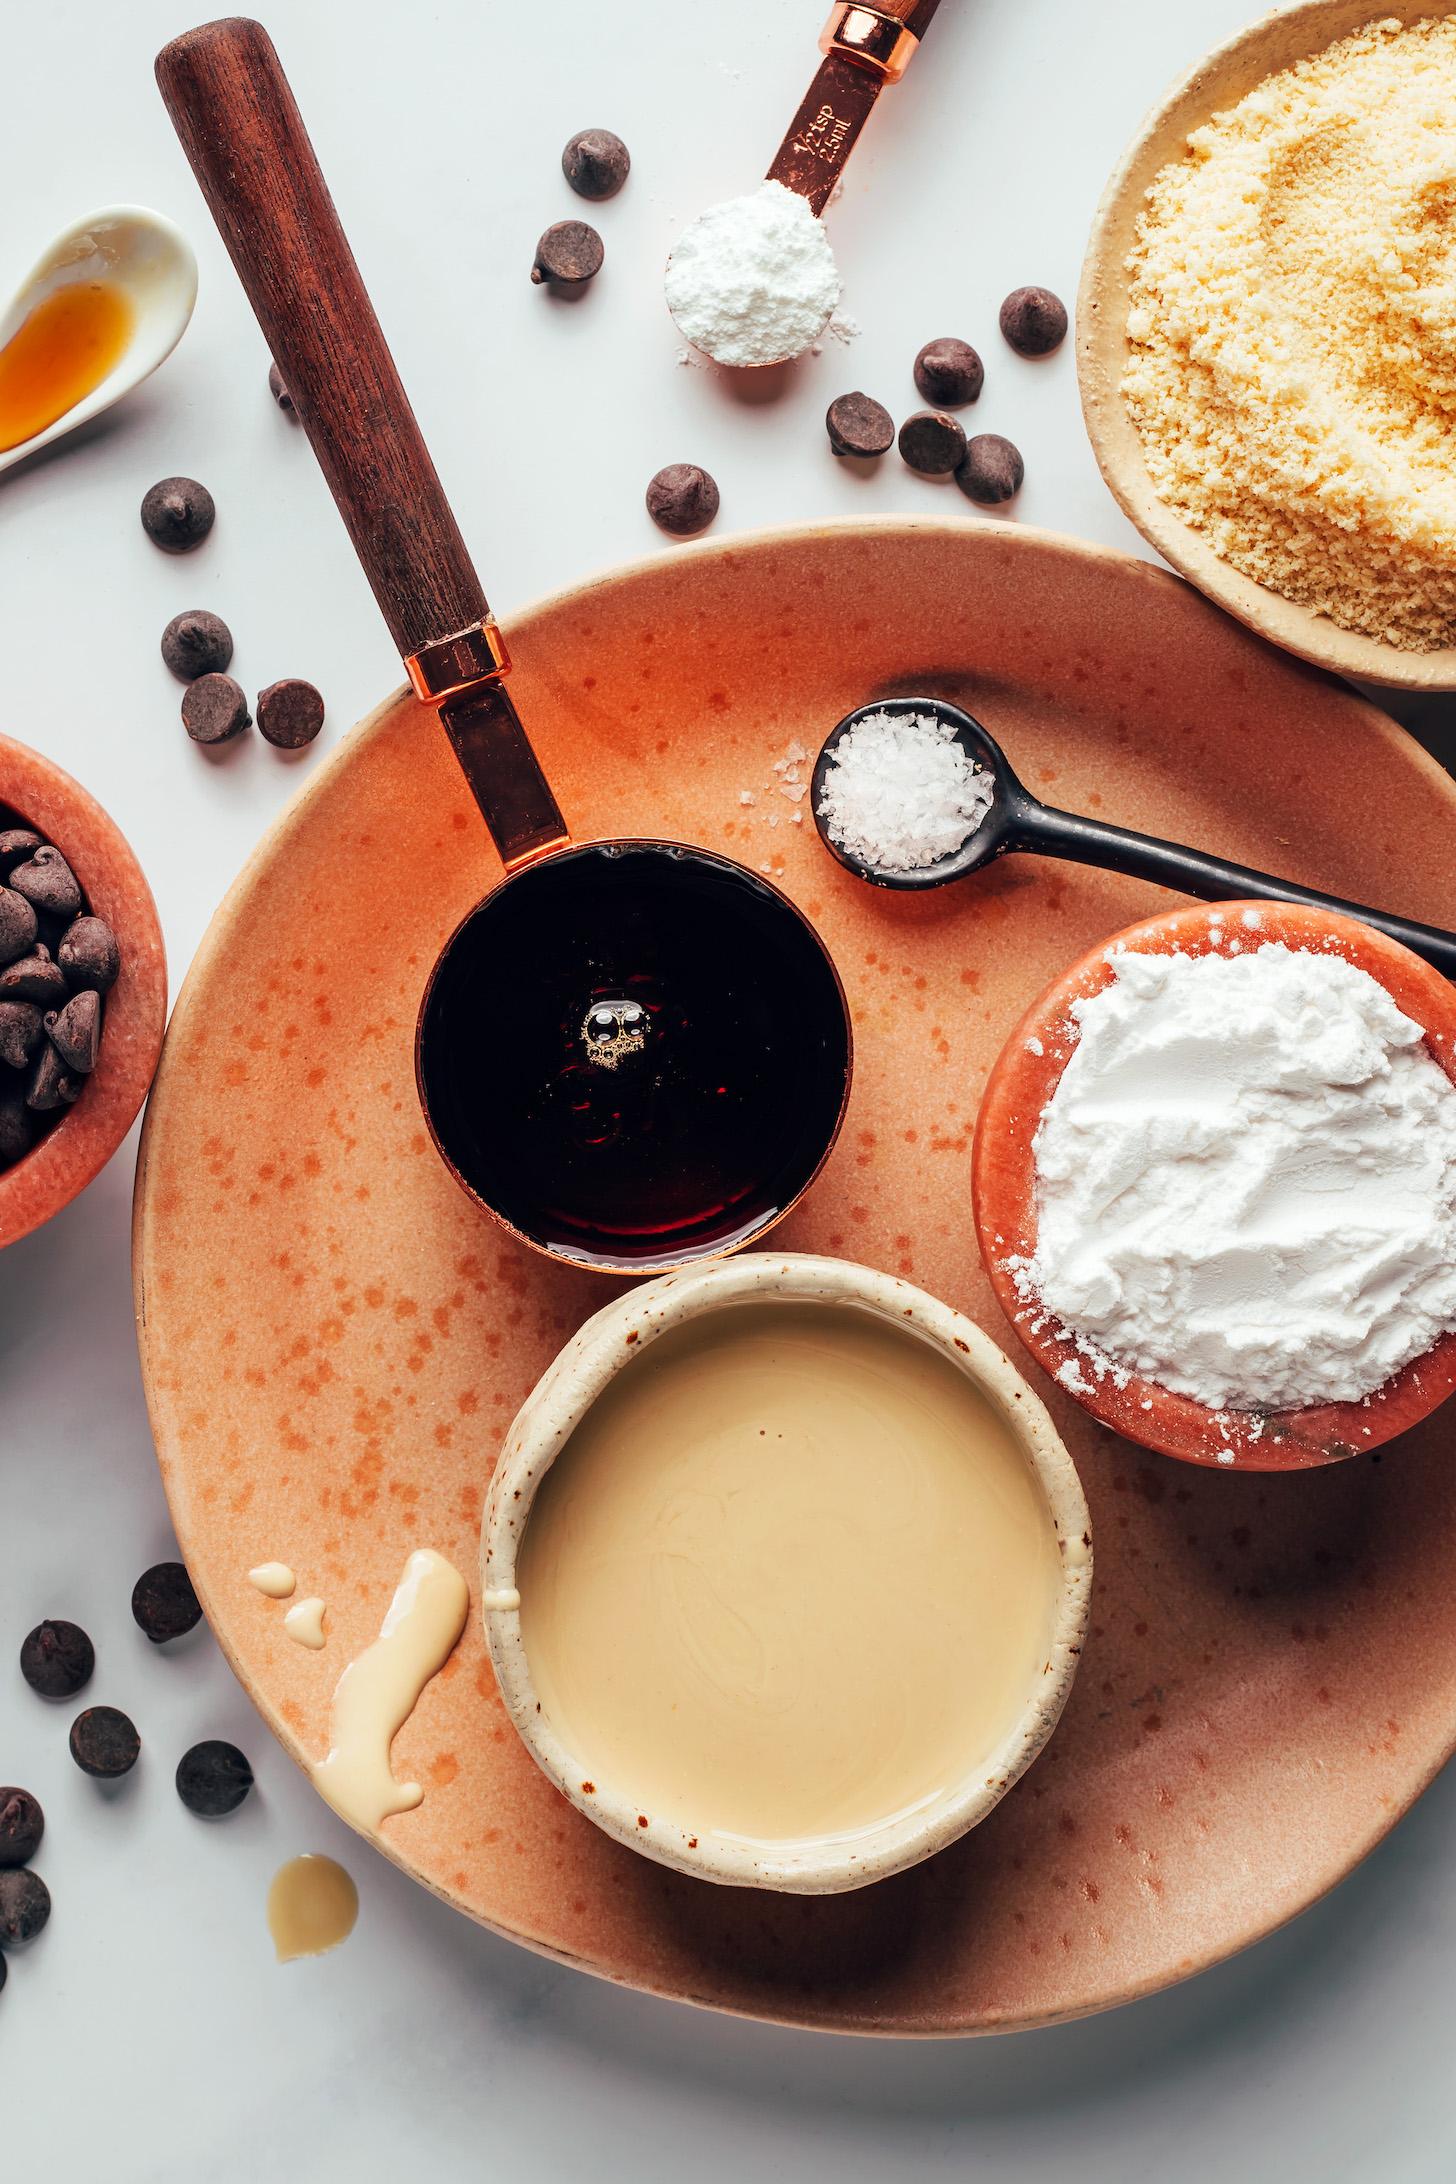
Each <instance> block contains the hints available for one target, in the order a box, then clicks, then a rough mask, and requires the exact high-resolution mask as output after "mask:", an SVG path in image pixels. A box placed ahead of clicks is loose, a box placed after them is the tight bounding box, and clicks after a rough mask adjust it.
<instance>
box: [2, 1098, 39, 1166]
mask: <svg viewBox="0 0 1456 2184" xmlns="http://www.w3.org/2000/svg"><path fill="white" fill-rule="evenodd" d="M34 1134H35V1125H34V1124H33V1123H32V1121H31V1119H30V1109H29V1108H28V1107H27V1106H26V1104H25V1095H24V1093H23V1092H18V1091H17V1092H11V1091H6V1090H3V1089H0V1168H13V1167H14V1166H15V1163H16V1161H17V1160H24V1158H25V1156H26V1154H27V1153H28V1152H29V1151H30V1146H31V1140H32V1138H33V1137H34Z"/></svg>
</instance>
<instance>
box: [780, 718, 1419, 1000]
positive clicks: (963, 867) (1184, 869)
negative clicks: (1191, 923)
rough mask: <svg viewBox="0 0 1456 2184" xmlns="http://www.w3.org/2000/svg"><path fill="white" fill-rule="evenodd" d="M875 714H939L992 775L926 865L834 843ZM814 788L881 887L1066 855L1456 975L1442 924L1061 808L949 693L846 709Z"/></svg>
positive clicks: (863, 871) (848, 858)
mask: <svg viewBox="0 0 1456 2184" xmlns="http://www.w3.org/2000/svg"><path fill="white" fill-rule="evenodd" d="M876 713H888V714H890V715H891V716H892V717H894V716H896V715H900V716H904V715H910V714H915V713H920V714H926V713H929V714H933V715H934V716H935V717H936V718H937V719H939V720H942V721H944V722H945V723H946V724H947V725H948V726H949V727H950V728H952V729H953V730H954V733H955V740H956V742H957V743H958V744H959V745H960V747H961V749H962V750H963V751H964V752H965V754H966V756H967V758H969V759H970V760H971V761H972V762H973V763H974V764H975V765H976V766H978V767H980V769H981V770H982V772H983V773H986V774H989V776H990V777H991V782H992V791H993V793H992V798H991V805H990V809H989V810H988V811H987V813H986V815H985V817H984V818H983V819H982V821H981V823H980V825H979V826H978V827H977V828H976V829H975V832H974V833H972V834H970V835H968V836H967V838H966V840H965V841H964V842H962V843H961V845H960V847H959V848H958V849H954V850H951V851H950V852H949V854H948V855H946V856H944V857H941V858H938V859H937V860H936V862H935V863H934V864H930V865H924V866H922V867H921V868H920V869H919V870H918V871H914V872H892V871H887V870H885V869H883V868H881V867H878V866H875V865H870V864H866V863H865V862H864V860H863V859H862V858H860V857H855V856H853V855H852V854H851V853H850V852H849V851H848V850H847V849H843V848H841V847H840V845H839V843H837V842H836V841H835V839H834V837H833V835H832V834H831V833H830V832H829V829H828V826H827V824H826V823H825V819H824V816H823V812H822V809H821V805H822V802H823V794H824V786H825V781H826V778H827V776H828V773H829V769H830V766H831V764H832V761H833V758H834V753H835V751H836V750H837V749H838V746H839V744H840V743H841V741H842V740H843V738H844V737H845V736H847V735H848V734H849V732H850V730H851V729H852V728H854V727H856V726H857V725H858V723H859V722H860V721H862V720H868V719H871V718H872V717H873V716H874V715H875V714H876ZM809 794H810V801H811V803H812V806H813V811H814V824H815V826H816V827H817V828H818V830H819V838H820V840H821V841H822V842H823V844H824V846H825V848H826V849H827V850H828V851H829V853H830V855H831V856H832V857H834V858H836V859H837V860H838V862H839V863H840V864H842V865H843V866H844V868H845V870H846V871H847V872H852V873H854V875H855V877H856V878H857V879H861V880H867V881H868V882H869V884H870V885H871V886H872V887H892V888H899V889H905V890H916V889H920V888H926V887H946V886H948V885H949V884H950V882H951V881H953V880H963V879H965V878H966V877H967V876H968V875H969V874H970V873H972V872H979V871H981V870H982V868H983V867H984V866H986V865H988V864H990V863H991V862H992V861H993V859H995V858H997V857H1006V856H1009V855H1011V854H1013V853H1014V852H1016V851H1027V852H1029V853H1030V854H1031V855H1032V856H1036V857H1060V858H1063V859H1066V860H1068V861H1070V862H1072V863H1075V864H1088V865H1098V866H1100V867H1101V868H1102V869H1103V870H1104V871H1108V872H1126V873H1128V874H1129V875H1130V876H1131V877H1132V878H1133V879H1137V880H1151V881H1153V882H1154V883H1155V884H1156V885H1157V886H1159V887H1172V888H1177V889H1178V890H1179V892H1180V893H1182V894H1184V895H1194V896H1197V897H1198V899H1199V900H1200V901H1202V902H1247V901H1250V900H1253V901H1261V902H1288V903H1302V904H1304V905H1305V906H1306V907H1307V908H1309V909H1314V910H1336V911H1339V912H1340V913H1341V915H1342V916H1344V917H1347V918H1358V919H1359V920H1360V922H1361V924H1362V925H1369V926H1372V927H1373V928H1374V929H1375V931H1376V932H1379V933H1384V934H1386V935H1387V937H1388V938H1389V939H1391V940H1398V941H1399V942H1400V943H1401V945H1402V946H1403V947H1406V948H1409V949H1410V950H1411V951H1412V953H1413V954H1415V955H1418V956H1421V957H1423V958H1424V959H1425V961H1426V962H1427V963H1431V964H1434V966H1435V968H1436V969H1437V970H1438V971H1443V972H1444V973H1445V975H1446V977H1447V978H1456V933H1446V932H1443V931H1442V930H1441V929H1440V927H1439V926H1434V925H1418V924H1416V923H1415V922H1414V921H1413V920H1411V919H1409V918H1397V917H1392V916H1391V915H1390V914H1389V913H1388V912H1386V911H1384V910H1371V909H1368V908H1367V907H1365V906H1364V905H1363V904H1361V903H1357V902H1345V901H1343V900H1342V899H1341V898H1340V897H1339V896H1338V895H1324V894H1321V893H1320V892H1319V890H1318V889H1317V888H1312V887H1301V886H1300V885H1299V884H1298V882H1297V881H1294V880H1281V879H1278V878H1276V877H1275V875H1274V874H1273V873H1269V872H1259V871H1256V870H1255V869H1254V867H1253V866H1251V865H1238V864H1229V863H1228V862H1227V861H1226V860H1225V859H1224V858H1222V857H1210V856H1208V855H1207V854H1206V853H1205V852H1204V851H1203V850H1201V849H1184V848H1182V847H1180V846H1179V844H1178V843H1176V842H1164V841H1160V840H1159V839H1158V838H1157V836H1156V835H1152V834H1136V833H1133V832H1132V831H1131V830H1130V829H1129V828H1127V827H1114V826H1108V825H1107V824H1106V823H1105V822H1104V821H1102V820H1100V819H1084V818H1082V817H1081V816H1080V815H1079V814H1078V813H1076V812H1071V811H1058V810H1057V809H1056V808H1055V806H1054V805H1051V804H1043V803H1042V802H1040V800H1039V799H1038V798H1037V797H1035V796H1033V795H1032V793H1031V791H1030V790H1029V789H1027V788H1024V787H1023V786H1022V784H1021V782H1020V781H1019V780H1018V779H1017V777H1016V774H1015V772H1014V771H1013V769H1012V766H1011V763H1010V761H1009V760H1008V758H1007V756H1006V753H1005V752H1004V751H1003V750H1002V748H1001V746H1000V744H999V743H998V742H997V741H996V739H995V737H994V736H992V735H990V734H988V732H987V731H986V729H984V728H983V727H982V726H981V723H980V722H979V721H978V720H975V719H974V718H973V717H972V716H971V714H969V713H964V712H962V711H961V709H960V707H959V706H958V705H952V704H950V703H949V701H948V700H947V699H945V698H883V699H881V700H880V701H879V702H878V703H877V704H874V705H863V706H861V707H860V708H859V710H858V711H857V712H854V713H848V714H846V715H845V718H844V719H843V720H842V721H840V723H839V725H838V726H837V727H836V728H835V729H834V730H833V731H832V733H831V734H830V735H828V736H827V737H826V738H825V741H824V746H823V749H822V750H821V751H820V753H819V756H818V758H817V759H816V760H815V762H814V772H813V775H812V777H811V785H810V791H809Z"/></svg>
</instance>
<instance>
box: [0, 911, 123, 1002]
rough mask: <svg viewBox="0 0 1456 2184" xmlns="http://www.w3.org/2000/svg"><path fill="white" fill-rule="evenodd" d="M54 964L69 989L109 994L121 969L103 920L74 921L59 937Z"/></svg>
mask: <svg viewBox="0 0 1456 2184" xmlns="http://www.w3.org/2000/svg"><path fill="white" fill-rule="evenodd" d="M56 961H57V962H58V963H59V965H60V967H61V969H62V971H64V973H65V975H66V978H67V980H68V982H69V983H70V984H71V985H72V986H89V987H90V988H91V989H92V990H93V991H94V992H96V993H109V992H110V990H111V988H112V987H113V986H114V985H115V984H116V981H117V977H118V975H119V973H120V970H121V951H120V949H119V948H118V947H117V945H116V935H115V933H113V932H112V930H111V927H110V926H109V925H108V924H107V922H106V920H105V918H93V917H85V918H77V919H76V922H75V924H74V925H70V926H68V927H67V928H66V931H65V933H64V934H63V935H62V937H61V943H60V946H59V947H58V948H57V949H56ZM3 977H4V973H3V972H0V978H3Z"/></svg>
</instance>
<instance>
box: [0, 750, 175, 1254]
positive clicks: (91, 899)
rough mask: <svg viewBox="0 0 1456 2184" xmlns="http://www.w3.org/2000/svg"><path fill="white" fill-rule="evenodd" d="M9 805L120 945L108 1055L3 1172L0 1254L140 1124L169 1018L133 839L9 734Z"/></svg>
mask: <svg viewBox="0 0 1456 2184" xmlns="http://www.w3.org/2000/svg"><path fill="white" fill-rule="evenodd" d="M0 805H3V806H8V807H9V809H11V810H12V811H15V812H17V813H19V815H20V817H21V818H22V819H23V820H25V822H26V823H27V824H28V825H29V826H31V827H32V828H34V830H35V831H36V833H38V834H43V835H44V836H45V838H46V840H47V841H49V842H54V844H55V846H56V847H57V849H59V850H60V852H61V854H62V856H63V857H64V858H65V859H66V862H67V863H68V864H69V865H70V867H71V869H72V871H73V872H74V873H75V875H76V877H77V879H78V880H79V881H80V883H81V888H82V892H83V893H84V895H85V897H86V901H87V903H88V904H89V905H90V908H91V910H92V911H93V912H94V914H95V915H96V916H97V917H102V918H105V919H106V921H107V923H108V924H109V925H110V926H111V928H112V930H113V932H114V933H115V934H116V938H117V945H118V947H119V948H120V950H121V975H120V976H119V978H118V979H117V982H116V984H115V985H114V986H113V987H112V989H111V992H110V993H109V994H108V995H107V996H106V1014H105V1019H104V1024H103V1029H102V1038H101V1051H100V1054H99V1056H98V1058H97V1063H96V1068H95V1069H94V1071H93V1072H92V1074H91V1077H90V1080H89V1082H88V1083H87V1085H86V1089H85V1091H84V1092H83V1093H82V1094H81V1097H80V1099H79V1100H77V1102H76V1104H75V1106H74V1107H73V1108H72V1109H71V1110H70V1112H69V1113H68V1114H67V1115H65V1116H63V1117H62V1119H61V1120H60V1122H58V1123H57V1124H56V1126H55V1128H54V1129H53V1130H51V1131H50V1132H48V1134H47V1135H46V1136H45V1137H44V1138H42V1139H41V1141H40V1143H39V1144H38V1145H36V1146H35V1147H34V1148H33V1149H32V1150H31V1151H30V1152H28V1153H27V1154H26V1155H25V1157H24V1159H23V1160H18V1161H17V1162H16V1163H15V1166H14V1167H13V1168H7V1169H6V1170H5V1171H4V1173H3V1174H0V1250H3V1249H4V1248H5V1246H6V1245H7V1244H13V1243H18V1242H19V1240H20V1239H21V1237H23V1236H28V1235H30V1234H31V1232H32V1231H33V1230H35V1229H38V1228H40V1227H41V1226H42V1225H43V1224H44V1223H45V1222H47V1221H49V1220H50V1218H51V1216H52V1215H53V1214H56V1213H59V1212H60V1211H61V1208H62V1207H63V1206H68V1205H69V1204H70V1202H71V1200H72V1199H73V1198H76V1197H78V1196H79V1195H80V1193H81V1192H82V1191H83V1190H84V1189H85V1188H86V1185H87V1184H88V1183H90V1182H91V1181H92V1179H93V1178H94V1177H95V1176H96V1175H98V1174H99V1173H100V1171H101V1169H102V1168H104V1167H105V1165H106V1163H107V1161H108V1160H110V1158H111V1156H112V1154H113V1153H114V1152H115V1151H116V1149H117V1147H118V1146H119V1145H120V1144H121V1142H122V1140H123V1138H124V1137H125V1136H126V1133H127V1131H128V1130H129V1129H130V1128H131V1126H132V1124H133V1122H135V1120H136V1117H137V1113H138V1111H139V1109H140V1107H141V1104H142V1101H143V1100H144V1099H145V1098H146V1096H147V1090H148V1087H149V1086H150V1084H151V1081H152V1078H153V1076H154V1075H155V1074H156V1068H157V1063H158V1060H159V1059H160V1056H161V1052H162V1037H163V1033H164V1031H165V1029H166V1023H167V958H166V952H165V949H164V947H163V944H162V927H161V922H160V920H159V918H158V916H157V906H156V903H155V902H154V901H153V899H152V891H151V889H150V887H148V885H147V881H146V877H145V875H144V873H143V871H142V868H141V866H140V865H139V864H138V863H137V860H136V857H135V855H134V854H133V852H132V849H131V846H130V844H129V843H128V842H127V840H126V837H125V836H124V835H123V833H122V832H121V829H120V828H119V827H118V826H117V824H116V822H115V820H114V819H112V818H110V817H109V816H108V814H107V813H106V812H105V811H103V810H102V808H101V806H100V805H99V804H98V803H97V801H96V799H95V798H94V797H93V796H92V795H90V793H89V792H88V791H87V790H85V789H83V788H82V787H81V784H80V783H79V782H78V781H75V780H73V779H72V777H71V775H70V774H68V773H66V772H64V771H63V769H62V768H61V767H59V766H57V765H55V764H54V762H53V761H52V760H50V759H48V758H44V757H42V755H41V753H40V752H39V751H35V750H32V749H31V748H30V747H29V745H27V744H24V743H16V742H14V741H12V740H11V738H10V737H8V736H0Z"/></svg>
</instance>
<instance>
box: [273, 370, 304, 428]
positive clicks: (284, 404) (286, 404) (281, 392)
mask: <svg viewBox="0 0 1456 2184" xmlns="http://www.w3.org/2000/svg"><path fill="white" fill-rule="evenodd" d="M268 392H269V393H270V394H271V395H272V397H273V399H274V401H275V402H276V403H277V404H278V407H279V408H280V409H281V410H287V411H288V413H289V415H290V417H294V416H297V414H298V412H297V410H296V408H295V406H294V400H293V396H292V395H291V394H290V393H289V391H288V388H287V385H286V384H285V382H284V378H283V374H282V372H280V371H279V369H278V366H277V365H276V364H270V365H269V366H268Z"/></svg>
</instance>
